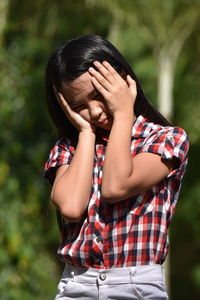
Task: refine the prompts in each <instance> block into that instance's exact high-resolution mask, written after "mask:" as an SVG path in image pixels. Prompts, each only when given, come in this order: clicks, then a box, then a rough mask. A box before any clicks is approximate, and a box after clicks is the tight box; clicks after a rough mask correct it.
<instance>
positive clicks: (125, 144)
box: [90, 62, 174, 202]
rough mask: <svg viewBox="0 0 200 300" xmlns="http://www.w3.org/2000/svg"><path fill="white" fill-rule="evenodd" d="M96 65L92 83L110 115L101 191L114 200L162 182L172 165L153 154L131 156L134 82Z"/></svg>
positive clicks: (135, 93)
mask: <svg viewBox="0 0 200 300" xmlns="http://www.w3.org/2000/svg"><path fill="white" fill-rule="evenodd" d="M95 66H96V67H97V69H98V72H97V71H95V70H93V69H91V70H90V72H91V74H92V75H93V76H94V78H93V83H94V85H95V87H96V88H97V89H98V90H99V92H100V93H101V94H102V95H103V97H104V99H105V101H106V104H107V106H108V109H109V111H110V113H111V114H112V116H113V126H112V129H111V132H110V136H109V141H108V145H107V149H106V155H105V161H104V167H103V178H102V190H101V191H102V196H103V197H104V199H105V200H106V201H108V202H117V201H120V200H123V199H127V198H128V197H131V196H133V195H136V194H138V193H141V192H143V191H145V190H147V189H149V188H150V187H151V186H153V185H154V184H157V183H159V182H160V181H162V180H163V179H164V178H165V177H166V176H167V175H168V174H169V172H170V170H171V169H172V168H173V164H174V161H173V160H172V161H170V162H164V161H163V160H162V159H161V157H160V156H159V155H157V154H152V153H141V154H138V155H136V156H135V157H134V158H132V157H131V150H130V146H131V130H132V124H133V120H134V118H135V116H134V114H133V105H134V101H135V99H136V95H137V91H136V84H135V81H134V80H133V79H132V78H130V76H127V77H126V81H125V80H123V79H122V77H121V76H120V75H119V74H118V73H117V72H116V71H115V70H114V69H113V68H112V67H111V66H110V64H108V63H107V62H103V63H102V64H100V63H95ZM119 133H120V134H119ZM119 136H120V141H119Z"/></svg>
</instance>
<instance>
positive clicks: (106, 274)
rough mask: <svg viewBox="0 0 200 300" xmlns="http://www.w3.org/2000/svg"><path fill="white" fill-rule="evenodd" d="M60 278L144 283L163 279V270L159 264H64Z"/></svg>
mask: <svg viewBox="0 0 200 300" xmlns="http://www.w3.org/2000/svg"><path fill="white" fill-rule="evenodd" d="M62 279H65V280H72V281H75V282H79V283H86V284H95V283H96V281H97V280H98V281H99V283H100V284H101V283H102V284H123V283H129V282H131V283H133V282H134V283H145V282H150V281H163V280H164V271H163V267H162V266H161V265H159V264H154V265H144V266H135V267H124V268H113V269H93V268H88V269H87V268H81V267H75V266H72V265H69V264H66V266H65V269H64V272H63V276H62Z"/></svg>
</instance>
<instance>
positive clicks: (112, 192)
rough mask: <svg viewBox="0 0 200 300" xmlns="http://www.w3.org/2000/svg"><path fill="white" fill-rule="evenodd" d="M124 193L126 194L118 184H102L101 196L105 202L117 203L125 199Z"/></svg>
mask: <svg viewBox="0 0 200 300" xmlns="http://www.w3.org/2000/svg"><path fill="white" fill-rule="evenodd" d="M123 194H124V192H123V190H122V189H120V188H119V187H118V186H115V185H112V184H109V185H104V184H102V188H101V196H102V198H103V200H104V201H105V202H108V203H115V202H118V201H121V200H123V199H124V197H123Z"/></svg>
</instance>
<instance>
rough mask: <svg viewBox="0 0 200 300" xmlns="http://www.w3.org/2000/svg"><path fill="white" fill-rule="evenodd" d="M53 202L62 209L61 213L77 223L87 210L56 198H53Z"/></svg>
mask: <svg viewBox="0 0 200 300" xmlns="http://www.w3.org/2000/svg"><path fill="white" fill-rule="evenodd" d="M51 200H52V203H53V204H54V205H55V206H56V208H57V209H58V210H59V211H60V213H61V215H62V216H63V217H64V218H66V219H68V220H69V221H70V222H72V223H75V222H78V221H80V220H81V219H82V217H83V215H84V213H85V211H83V210H81V209H80V208H78V207H76V205H70V207H69V205H67V204H66V203H65V202H61V203H60V202H58V201H56V200H55V199H54V198H51Z"/></svg>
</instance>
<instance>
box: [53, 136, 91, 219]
mask: <svg viewBox="0 0 200 300" xmlns="http://www.w3.org/2000/svg"><path fill="white" fill-rule="evenodd" d="M94 143H95V134H94V133H92V132H89V131H83V132H80V134H79V139H78V144H77V148H76V152H75V154H74V157H73V158H72V161H71V164H70V165H63V166H61V167H59V168H58V170H57V173H56V178H55V181H54V185H53V188H52V192H51V199H52V201H53V203H54V204H55V205H56V206H57V207H58V209H59V210H60V212H61V214H62V215H63V216H65V217H66V218H68V219H71V220H72V221H73V220H74V221H76V220H78V219H80V218H81V217H82V215H83V214H84V212H85V210H86V208H87V206H88V202H89V199H90V193H91V186H92V174H93V163H94Z"/></svg>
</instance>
